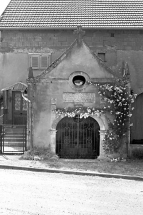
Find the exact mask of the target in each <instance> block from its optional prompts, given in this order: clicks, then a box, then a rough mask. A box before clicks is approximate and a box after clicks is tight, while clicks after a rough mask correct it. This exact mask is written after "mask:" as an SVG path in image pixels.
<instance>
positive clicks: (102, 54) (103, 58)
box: [98, 53, 106, 62]
mask: <svg viewBox="0 0 143 215" xmlns="http://www.w3.org/2000/svg"><path fill="white" fill-rule="evenodd" d="M98 57H99V58H100V59H101V60H102V61H104V62H105V61H106V59H105V53H98Z"/></svg>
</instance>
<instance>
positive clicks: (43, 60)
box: [29, 54, 51, 69]
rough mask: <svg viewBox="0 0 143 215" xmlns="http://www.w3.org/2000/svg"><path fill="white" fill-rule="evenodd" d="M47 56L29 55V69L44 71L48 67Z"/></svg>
mask: <svg viewBox="0 0 143 215" xmlns="http://www.w3.org/2000/svg"><path fill="white" fill-rule="evenodd" d="M50 57H51V55H49V54H30V65H29V66H30V67H32V69H46V68H47V67H48V66H49V65H50Z"/></svg>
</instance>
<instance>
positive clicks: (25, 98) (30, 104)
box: [22, 92, 33, 150]
mask: <svg viewBox="0 0 143 215" xmlns="http://www.w3.org/2000/svg"><path fill="white" fill-rule="evenodd" d="M22 98H23V99H24V100H25V101H26V102H28V104H29V108H30V112H31V117H30V150H32V149H33V137H32V102H31V101H30V100H29V99H28V98H27V97H25V96H24V92H22ZM28 132H29V131H28Z"/></svg>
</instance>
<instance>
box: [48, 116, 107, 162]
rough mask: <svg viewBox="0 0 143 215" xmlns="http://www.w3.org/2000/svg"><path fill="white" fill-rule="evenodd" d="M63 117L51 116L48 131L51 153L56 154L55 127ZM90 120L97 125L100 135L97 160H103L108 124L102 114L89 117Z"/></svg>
mask: <svg viewBox="0 0 143 215" xmlns="http://www.w3.org/2000/svg"><path fill="white" fill-rule="evenodd" d="M64 117H65V116H64V115H61V116H59V117H58V118H57V117H56V116H53V120H52V128H51V130H50V132H51V135H50V137H51V149H52V151H53V152H54V153H55V154H56V133H57V125H58V123H59V122H60V120H62V119H63V118H64ZM90 117H91V118H93V119H95V120H96V121H97V123H98V125H99V133H100V137H99V139H100V141H99V156H98V158H99V159H100V158H103V157H105V153H104V150H103V139H104V136H105V132H106V130H107V129H108V122H107V119H106V116H105V115H103V114H99V115H98V116H97V115H91V116H90Z"/></svg>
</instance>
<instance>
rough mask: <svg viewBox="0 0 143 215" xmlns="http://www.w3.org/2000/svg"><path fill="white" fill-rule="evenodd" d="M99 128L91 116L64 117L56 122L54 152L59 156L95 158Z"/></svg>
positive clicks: (97, 149)
mask: <svg viewBox="0 0 143 215" xmlns="http://www.w3.org/2000/svg"><path fill="white" fill-rule="evenodd" d="M99 129H100V128H99V124H98V122H97V121H96V120H95V119H93V118H92V117H88V118H86V119H85V118H80V116H79V115H76V116H75V117H74V118H69V117H64V118H63V119H62V120H60V121H59V123H58V124H57V135H56V153H57V154H58V156H59V157H61V158H87V159H92V158H93V159H95V158H96V157H97V156H98V155H99V143H100V137H99Z"/></svg>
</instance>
